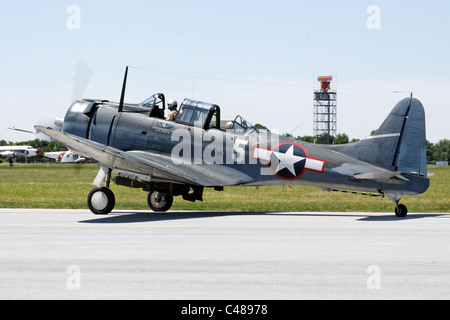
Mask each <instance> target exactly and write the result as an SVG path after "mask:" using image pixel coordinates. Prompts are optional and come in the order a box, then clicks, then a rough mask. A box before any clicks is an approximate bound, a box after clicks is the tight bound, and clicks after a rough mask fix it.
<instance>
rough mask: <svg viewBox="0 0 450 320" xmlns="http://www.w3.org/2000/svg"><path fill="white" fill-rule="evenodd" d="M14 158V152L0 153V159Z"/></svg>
mask: <svg viewBox="0 0 450 320" xmlns="http://www.w3.org/2000/svg"><path fill="white" fill-rule="evenodd" d="M13 157H14V152H11V151H2V152H0V158H7V159H9V158H13Z"/></svg>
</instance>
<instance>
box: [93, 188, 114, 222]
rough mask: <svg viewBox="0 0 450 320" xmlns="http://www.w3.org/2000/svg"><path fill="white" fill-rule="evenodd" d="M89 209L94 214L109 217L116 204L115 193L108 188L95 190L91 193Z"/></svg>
mask: <svg viewBox="0 0 450 320" xmlns="http://www.w3.org/2000/svg"><path fill="white" fill-rule="evenodd" d="M87 202H88V206H89V209H91V211H92V212H93V213H94V214H98V215H107V214H109V213H111V211H112V210H113V209H114V206H115V204H116V197H115V196H114V193H113V192H112V191H111V190H110V189H108V188H106V187H103V188H95V189H92V191H91V192H90V193H89V196H88V199H87Z"/></svg>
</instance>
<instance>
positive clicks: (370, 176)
mask: <svg viewBox="0 0 450 320" xmlns="http://www.w3.org/2000/svg"><path fill="white" fill-rule="evenodd" d="M354 177H355V178H356V179H361V180H389V179H392V178H397V179H400V180H403V181H405V182H409V181H410V180H408V179H406V178H405V177H403V176H402V172H392V171H388V172H368V173H361V174H357V175H355V176H354Z"/></svg>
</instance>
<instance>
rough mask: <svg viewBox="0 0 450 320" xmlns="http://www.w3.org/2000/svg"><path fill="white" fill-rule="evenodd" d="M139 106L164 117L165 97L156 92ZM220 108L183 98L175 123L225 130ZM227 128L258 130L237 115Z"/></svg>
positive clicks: (153, 115)
mask: <svg viewBox="0 0 450 320" xmlns="http://www.w3.org/2000/svg"><path fill="white" fill-rule="evenodd" d="M139 107H141V108H143V109H146V110H147V112H149V115H150V117H155V118H160V119H164V110H165V97H164V94H162V93H157V94H154V95H152V96H151V97H149V98H148V99H146V100H144V101H143V102H141V103H140V104H139ZM220 120H221V116H220V108H219V106H218V105H216V104H212V103H207V102H202V101H197V100H192V99H184V101H183V103H182V104H181V105H180V107H179V110H178V116H177V118H176V120H175V122H176V123H179V124H184V125H187V126H192V127H196V128H202V129H204V130H209V129H217V130H225V126H224V125H223V124H222V123H221V121H220ZM227 130H231V131H233V132H235V133H245V132H247V131H249V130H255V131H258V129H257V128H256V127H255V126H254V125H253V124H251V123H250V122H249V121H247V120H246V119H244V118H243V117H242V116H240V115H239V116H237V117H236V118H235V119H234V121H232V125H231V127H230V128H227Z"/></svg>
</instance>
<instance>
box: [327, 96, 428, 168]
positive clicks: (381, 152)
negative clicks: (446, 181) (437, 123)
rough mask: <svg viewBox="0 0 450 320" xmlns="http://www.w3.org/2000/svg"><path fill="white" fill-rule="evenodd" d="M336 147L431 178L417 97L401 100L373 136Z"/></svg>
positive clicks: (422, 112) (365, 159) (342, 150)
mask: <svg viewBox="0 0 450 320" xmlns="http://www.w3.org/2000/svg"><path fill="white" fill-rule="evenodd" d="M333 149H334V150H336V151H339V152H342V153H345V154H347V155H350V156H352V157H354V158H357V159H359V160H362V161H366V162H369V163H371V164H374V165H377V166H380V167H383V168H385V169H387V170H390V171H400V172H404V173H411V174H417V175H421V176H424V177H427V161H426V160H427V159H426V125H425V111H424V108H423V105H422V103H421V102H420V101H419V100H418V99H415V98H407V99H404V100H402V101H400V102H399V103H398V104H397V105H396V106H395V107H394V109H393V110H392V111H391V113H390V114H389V116H388V117H387V118H386V120H385V121H384V122H383V124H382V125H381V126H380V128H379V129H378V130H377V131H376V132H375V133H374V134H373V135H372V136H370V137H369V138H367V139H364V140H361V141H359V142H356V143H352V144H348V145H342V146H333Z"/></svg>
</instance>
